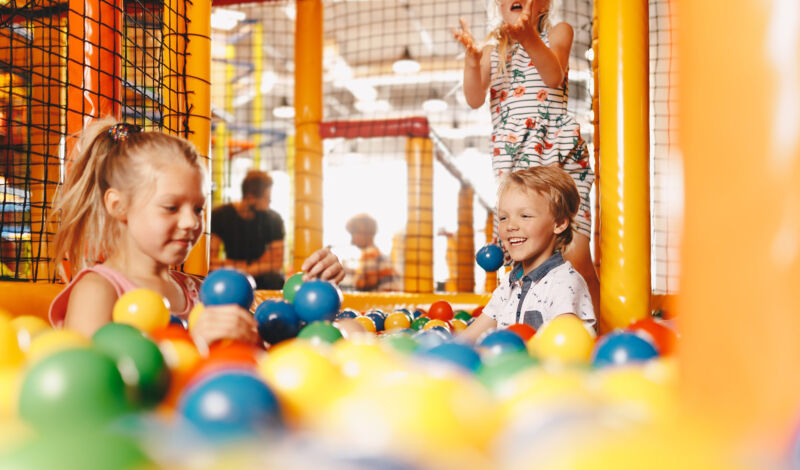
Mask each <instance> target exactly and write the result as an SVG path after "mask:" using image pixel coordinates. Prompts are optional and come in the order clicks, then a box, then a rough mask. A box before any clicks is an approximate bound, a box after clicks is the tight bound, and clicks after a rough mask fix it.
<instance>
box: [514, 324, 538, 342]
mask: <svg viewBox="0 0 800 470" xmlns="http://www.w3.org/2000/svg"><path fill="white" fill-rule="evenodd" d="M508 330H510V331H513V332H514V333H516V334H518V335H519V337H520V338H522V340H523V341H525V342H526V343H527V342H528V340H529V339H531V336H533V335H535V334H536V329H535V328H534V327H532V326H530V325H526V324H525V323H514V324H513V325H511V326H509V327H508Z"/></svg>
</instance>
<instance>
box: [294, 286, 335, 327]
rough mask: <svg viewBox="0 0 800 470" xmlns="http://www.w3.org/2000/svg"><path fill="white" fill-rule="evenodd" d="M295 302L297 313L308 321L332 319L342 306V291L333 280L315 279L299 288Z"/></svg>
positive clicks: (295, 295)
mask: <svg viewBox="0 0 800 470" xmlns="http://www.w3.org/2000/svg"><path fill="white" fill-rule="evenodd" d="M293 304H294V310H295V312H297V315H298V316H299V317H300V319H301V320H303V321H305V322H306V323H311V322H314V321H319V320H328V321H330V320H333V319H334V317H335V316H336V314H337V313H338V312H339V308H340V307H341V306H342V292H341V291H340V290H339V288H338V287H336V286H335V285H334V284H333V283H331V282H328V281H321V280H318V279H313V280H310V281H307V282H304V283H303V284H302V285H301V286H300V288H299V289H297V292H296V293H295V294H294V302H293Z"/></svg>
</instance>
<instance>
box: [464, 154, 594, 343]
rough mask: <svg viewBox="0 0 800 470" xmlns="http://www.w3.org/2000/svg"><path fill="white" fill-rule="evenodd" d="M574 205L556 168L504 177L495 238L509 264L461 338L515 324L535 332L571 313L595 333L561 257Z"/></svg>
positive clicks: (583, 291) (585, 295) (587, 306)
mask: <svg viewBox="0 0 800 470" xmlns="http://www.w3.org/2000/svg"><path fill="white" fill-rule="evenodd" d="M579 203H580V196H579V195H578V189H577V187H576V186H575V182H574V181H573V180H572V178H571V177H570V176H569V175H568V174H567V173H566V172H564V170H561V169H560V168H558V167H553V166H537V167H531V168H528V169H526V170H520V171H517V172H510V173H506V174H505V175H504V176H503V179H502V180H501V183H500V189H499V191H498V204H497V216H498V220H499V235H500V240H501V242H502V243H503V247H504V248H505V249H506V251H507V252H508V254H509V256H510V257H511V259H512V260H513V262H514V264H513V267H512V269H511V272H510V273H509V274H508V277H507V278H504V279H501V281H500V285H499V286H498V287H497V289H495V291H494V292H493V293H492V298H491V299H490V300H489V303H487V304H486V306H485V307H484V308H483V312H482V313H481V315H480V316H479V317H478V318H476V319H475V321H474V322H473V323H472V324H471V325H470V326H469V327H467V329H466V330H464V331H463V332H462V333H461V335H460V337H461V338H464V339H467V340H469V341H475V340H477V339H478V338H480V337H481V335H483V333H485V332H486V331H488V330H490V329H492V328H507V327H509V326H510V325H513V324H515V323H525V324H527V325H530V326H532V327H533V328H535V329H536V330H538V329H539V328H541V327H542V325H543V324H545V323H547V322H549V321H550V320H552V319H553V318H555V317H557V316H559V315H565V314H568V315H576V316H577V317H578V318H580V319H581V320H582V321H583V322H584V324H585V325H586V326H587V327H589V328H590V329H592V331H594V328H595V327H596V325H595V315H594V309H593V307H592V299H591V297H590V296H589V290H588V287H587V286H586V282H585V281H584V280H583V277H581V275H580V274H579V273H578V272H577V271H576V270H575V269H574V268H573V267H572V264H570V262H569V261H566V260H564V257H563V256H562V255H561V250H562V249H563V248H564V247H565V246H568V245H569V243H570V242H571V241H572V236H573V227H572V225H571V223H570V221H571V220H572V219H573V218H574V217H575V212H576V211H577V210H578V205H579Z"/></svg>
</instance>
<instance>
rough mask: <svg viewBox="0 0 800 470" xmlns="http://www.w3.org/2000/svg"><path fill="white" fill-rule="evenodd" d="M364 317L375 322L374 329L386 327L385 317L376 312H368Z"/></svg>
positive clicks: (378, 329) (380, 329)
mask: <svg viewBox="0 0 800 470" xmlns="http://www.w3.org/2000/svg"><path fill="white" fill-rule="evenodd" d="M364 316H365V317H369V318H371V319H372V321H374V322H375V331H383V330H384V329H386V318H385V317H384V316H383V315H381V314H380V313H377V312H370V313H368V314H366V315H364Z"/></svg>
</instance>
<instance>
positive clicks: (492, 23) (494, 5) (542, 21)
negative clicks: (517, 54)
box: [486, 0, 551, 75]
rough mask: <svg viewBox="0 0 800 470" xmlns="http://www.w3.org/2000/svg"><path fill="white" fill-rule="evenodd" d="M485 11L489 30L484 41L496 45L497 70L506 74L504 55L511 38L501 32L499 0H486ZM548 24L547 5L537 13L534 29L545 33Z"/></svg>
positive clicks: (548, 28)
mask: <svg viewBox="0 0 800 470" xmlns="http://www.w3.org/2000/svg"><path fill="white" fill-rule="evenodd" d="M520 1H524V0H520ZM486 11H487V15H488V22H487V28H488V30H489V34H488V36H487V37H486V42H488V43H493V44H495V45H496V47H497V71H498V73H500V75H506V74H507V73H508V69H507V68H506V55H507V54H508V50H509V49H510V48H511V38H509V37H508V35H506V34H503V32H502V27H503V16H502V15H501V14H500V0H487V2H486ZM550 26H551V24H550V8H549V7H548V8H547V10H545V12H544V13H542V14H541V15H539V18H538V19H537V21H536V29H537V32H538V33H539V34H547V32H548V31H550Z"/></svg>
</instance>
